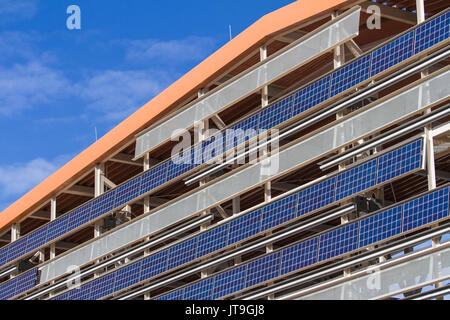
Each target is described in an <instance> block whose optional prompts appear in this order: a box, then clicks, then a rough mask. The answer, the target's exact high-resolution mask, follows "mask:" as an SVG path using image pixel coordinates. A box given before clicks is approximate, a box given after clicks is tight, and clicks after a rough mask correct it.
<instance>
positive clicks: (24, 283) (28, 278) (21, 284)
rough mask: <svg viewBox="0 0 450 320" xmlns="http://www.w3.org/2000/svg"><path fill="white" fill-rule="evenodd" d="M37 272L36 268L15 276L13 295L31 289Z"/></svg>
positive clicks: (34, 283)
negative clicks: (15, 282)
mask: <svg viewBox="0 0 450 320" xmlns="http://www.w3.org/2000/svg"><path fill="white" fill-rule="evenodd" d="M37 272H38V270H37V269H33V270H30V271H28V272H26V273H24V274H22V275H20V276H18V277H17V284H16V289H15V291H14V295H15V296H17V295H18V294H21V293H23V292H25V291H28V290H30V289H32V288H33V287H34V286H35V285H36V281H37Z"/></svg>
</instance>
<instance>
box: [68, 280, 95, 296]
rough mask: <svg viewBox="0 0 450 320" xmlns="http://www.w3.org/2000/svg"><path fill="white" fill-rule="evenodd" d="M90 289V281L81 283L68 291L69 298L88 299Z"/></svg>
mask: <svg viewBox="0 0 450 320" xmlns="http://www.w3.org/2000/svg"><path fill="white" fill-rule="evenodd" d="M91 289H92V282H89V283H87V284H85V285H82V286H81V287H80V288H78V289H74V290H72V291H70V293H71V295H70V296H69V300H89V297H90V295H91Z"/></svg>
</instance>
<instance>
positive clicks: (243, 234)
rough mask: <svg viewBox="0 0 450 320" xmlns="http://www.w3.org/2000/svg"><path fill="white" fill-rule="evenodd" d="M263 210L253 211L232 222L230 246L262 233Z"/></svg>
mask: <svg viewBox="0 0 450 320" xmlns="http://www.w3.org/2000/svg"><path fill="white" fill-rule="evenodd" d="M261 213H262V210H261V209H258V210H255V211H252V212H250V213H248V214H246V215H244V216H241V217H239V218H237V219H234V220H233V221H231V222H230V232H229V236H228V245H230V244H233V243H236V242H239V241H241V240H243V239H246V238H248V237H251V236H253V235H255V234H257V233H258V232H259V231H260V225H261Z"/></svg>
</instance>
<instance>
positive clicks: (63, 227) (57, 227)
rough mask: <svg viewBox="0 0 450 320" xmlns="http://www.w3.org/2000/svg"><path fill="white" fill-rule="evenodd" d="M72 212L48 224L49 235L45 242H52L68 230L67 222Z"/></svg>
mask: <svg viewBox="0 0 450 320" xmlns="http://www.w3.org/2000/svg"><path fill="white" fill-rule="evenodd" d="M69 218H70V214H66V215H64V216H62V217H60V218H58V219H56V220H54V221H52V222H50V223H49V225H48V231H47V236H46V238H45V242H50V241H52V240H54V239H56V238H58V237H60V236H62V235H63V234H65V233H66V232H67V224H68V222H69Z"/></svg>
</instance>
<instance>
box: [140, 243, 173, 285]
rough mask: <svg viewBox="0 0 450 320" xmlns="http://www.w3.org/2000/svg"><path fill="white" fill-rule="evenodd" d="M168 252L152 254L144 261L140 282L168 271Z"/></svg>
mask: <svg viewBox="0 0 450 320" xmlns="http://www.w3.org/2000/svg"><path fill="white" fill-rule="evenodd" d="M167 254H168V250H164V251H161V252H158V253H156V254H152V255H151V256H149V257H147V258H145V259H144V260H142V270H141V277H140V281H144V280H147V279H150V278H152V277H154V276H156V275H158V274H160V273H163V272H164V271H166V270H167Z"/></svg>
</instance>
